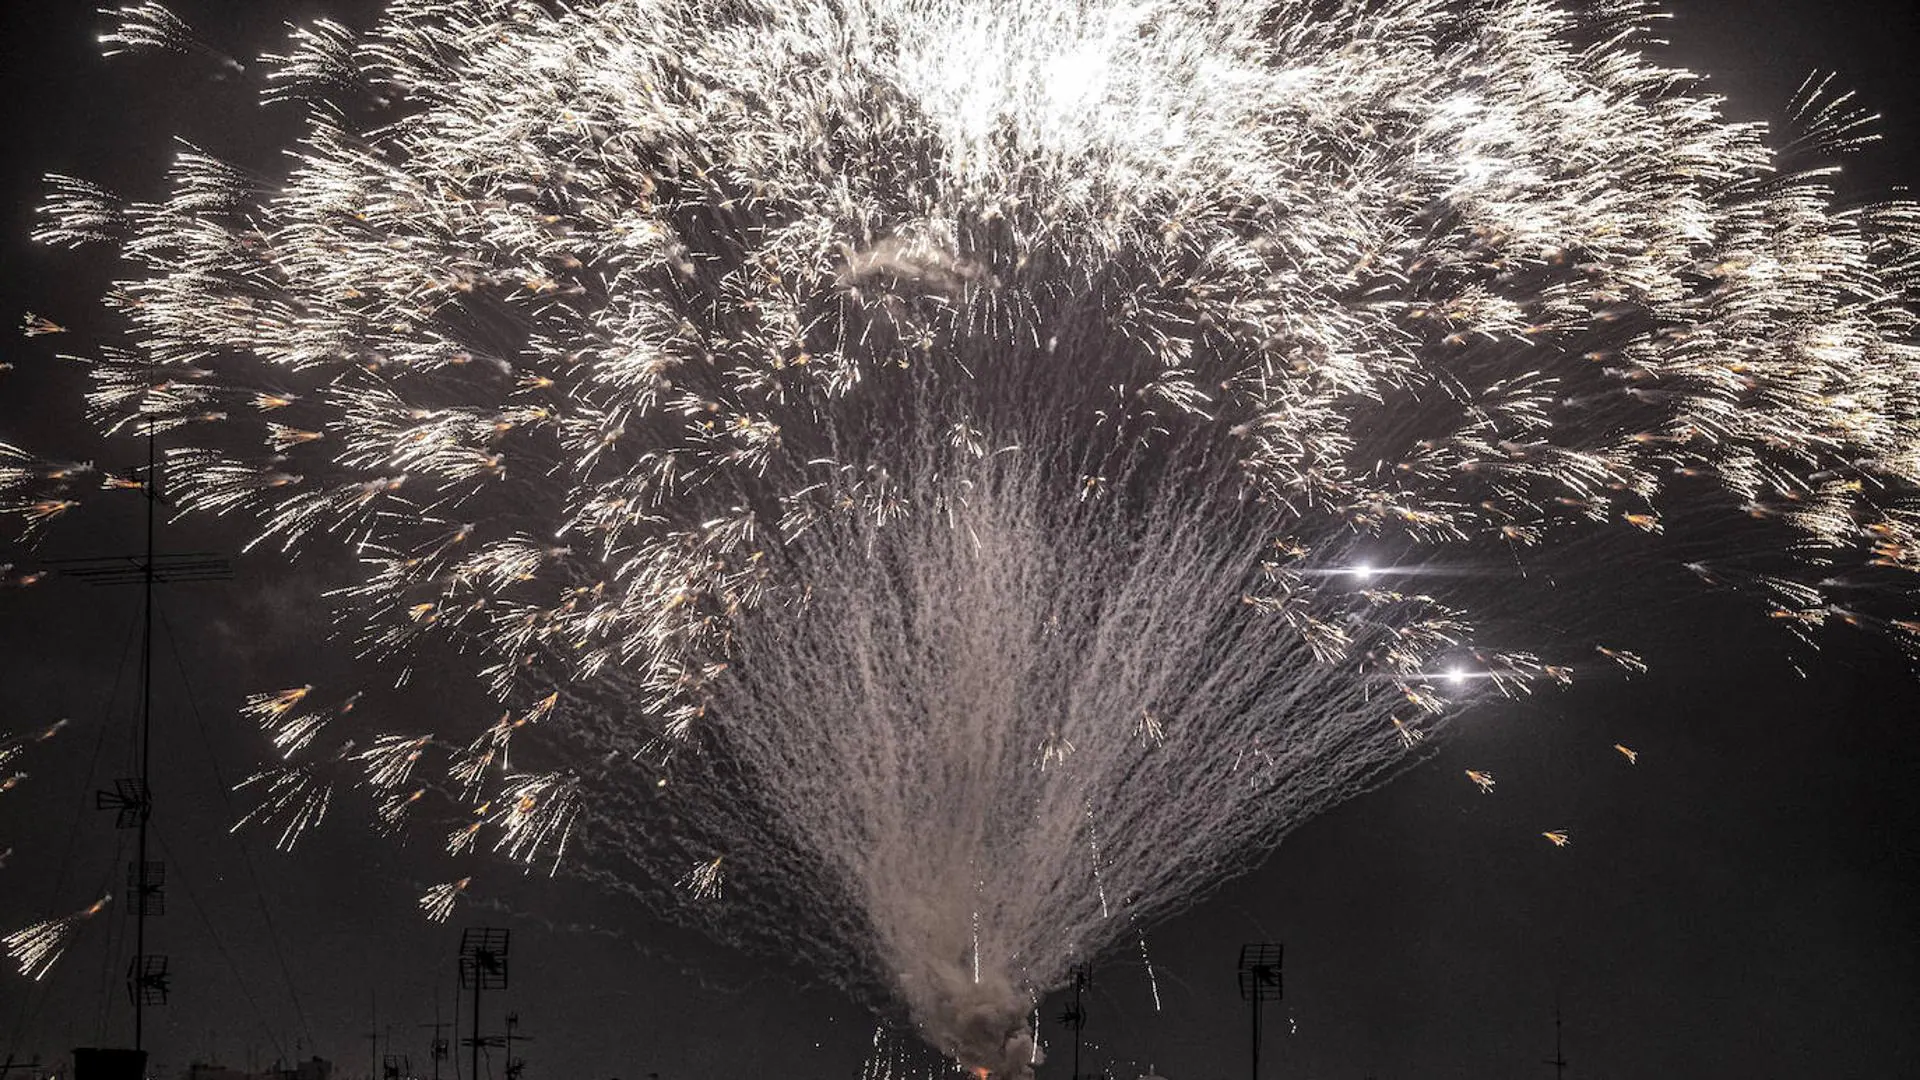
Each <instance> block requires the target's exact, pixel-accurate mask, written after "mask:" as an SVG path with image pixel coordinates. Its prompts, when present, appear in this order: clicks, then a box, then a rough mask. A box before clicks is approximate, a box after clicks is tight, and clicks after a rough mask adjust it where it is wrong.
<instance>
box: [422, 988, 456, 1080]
mask: <svg viewBox="0 0 1920 1080" xmlns="http://www.w3.org/2000/svg"><path fill="white" fill-rule="evenodd" d="M420 1026H421V1027H423V1028H432V1029H433V1042H432V1043H430V1044H428V1047H427V1057H428V1058H430V1059H431V1060H432V1061H433V1080H440V1063H441V1062H443V1061H445V1060H447V1058H449V1057H451V1056H452V1054H453V1044H451V1043H449V1042H448V1041H447V1037H446V1036H445V1035H442V1034H441V1032H443V1031H445V1030H447V1028H449V1027H451V1026H452V1023H451V1021H445V1020H442V1019H440V1000H439V998H438V997H437V996H436V997H435V998H434V1002H433V1023H431V1024H421V1025H420Z"/></svg>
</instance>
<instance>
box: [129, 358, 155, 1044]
mask: <svg viewBox="0 0 1920 1080" xmlns="http://www.w3.org/2000/svg"><path fill="white" fill-rule="evenodd" d="M156 374H157V373H156V372H155V371H154V369H153V361H152V360H149V361H148V363H147V383H148V386H147V393H148V394H149V395H151V394H152V393H153V391H154V388H155V386H154V384H155V382H156V379H155V375H156ZM145 407H146V411H147V482H146V484H145V485H143V488H144V492H145V494H146V496H147V557H146V560H145V562H144V563H143V564H142V565H141V567H140V585H141V590H142V592H143V593H144V596H143V598H142V600H143V602H142V607H143V608H144V615H143V626H142V629H141V631H140V790H141V791H142V793H143V794H144V796H145V802H144V803H143V804H142V806H141V807H140V840H139V845H138V846H139V853H138V854H137V855H135V856H134V858H135V859H136V860H137V861H136V862H135V863H134V897H133V903H134V911H133V957H134V960H133V962H134V971H135V972H136V973H141V974H143V973H144V972H145V967H146V961H147V896H148V892H149V889H148V886H149V883H148V881H147V827H148V823H149V819H150V818H151V817H152V816H153V785H152V783H151V781H152V766H153V556H154V532H155V530H154V518H155V516H156V515H155V513H154V503H155V502H156V501H157V500H158V499H159V497H160V493H159V469H158V468H157V465H158V461H159V453H158V450H157V449H156V445H157V443H158V441H159V433H158V427H157V426H156V425H155V423H154V416H153V402H152V401H151V400H149V401H147V402H146V405H145ZM143 991H144V988H142V987H138V986H136V987H134V988H133V1048H134V1049H135V1050H144V1049H146V1042H145V1036H146V1011H147V1001H146V998H147V995H146V994H145V993H144V992H143Z"/></svg>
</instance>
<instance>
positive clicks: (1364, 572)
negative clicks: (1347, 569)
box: [1353, 563, 1374, 581]
mask: <svg viewBox="0 0 1920 1080" xmlns="http://www.w3.org/2000/svg"><path fill="white" fill-rule="evenodd" d="M1373 575H1374V569H1373V567H1371V566H1368V565H1367V564H1366V563H1361V564H1360V565H1358V566H1356V567H1354V568H1353V576H1354V577H1357V578H1359V579H1360V580H1361V581H1367V580H1369V579H1371V578H1372V577H1373Z"/></svg>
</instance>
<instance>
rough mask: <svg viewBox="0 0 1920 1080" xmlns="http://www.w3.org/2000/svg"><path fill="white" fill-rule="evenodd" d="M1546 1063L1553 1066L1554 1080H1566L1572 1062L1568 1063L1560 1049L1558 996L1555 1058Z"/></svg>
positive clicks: (1554, 1030)
mask: <svg viewBox="0 0 1920 1080" xmlns="http://www.w3.org/2000/svg"><path fill="white" fill-rule="evenodd" d="M1546 1063H1547V1064H1548V1065H1551V1066H1553V1075H1554V1080H1564V1078H1565V1077H1566V1075H1567V1066H1568V1065H1569V1064H1570V1062H1568V1061H1567V1055H1566V1054H1564V1053H1562V1052H1561V1049H1560V998H1559V995H1557V994H1556V995H1554V1000H1553V1056H1552V1057H1550V1058H1548V1059H1547V1062H1546Z"/></svg>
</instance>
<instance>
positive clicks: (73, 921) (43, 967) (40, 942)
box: [5, 894, 113, 982]
mask: <svg viewBox="0 0 1920 1080" xmlns="http://www.w3.org/2000/svg"><path fill="white" fill-rule="evenodd" d="M112 899H113V897H112V895H110V894H109V895H107V896H102V897H101V898H100V899H98V900H95V901H94V902H93V903H92V904H90V905H88V906H87V907H85V908H82V909H81V910H79V911H76V912H74V913H73V914H71V915H67V916H64V917H62V918H58V919H48V920H47V921H46V922H41V923H35V924H33V925H32V926H29V927H26V928H25V929H22V930H17V931H15V932H13V933H11V934H8V935H7V936H6V938H5V942H6V946H7V955H8V956H10V957H12V958H13V962H14V963H15V964H16V965H18V966H19V968H20V974H22V975H25V976H26V977H27V978H29V979H32V980H33V981H35V982H39V981H40V980H41V979H43V978H45V977H46V974H47V972H49V971H51V970H53V966H54V965H55V964H56V963H59V961H60V957H61V955H62V954H63V953H65V952H66V951H67V946H68V945H69V944H71V943H72V941H73V935H74V932H75V931H77V930H78V929H79V927H80V924H81V923H83V922H85V921H87V920H88V919H91V918H93V917H94V916H95V915H98V914H100V912H101V910H102V909H104V908H105V907H106V906H107V904H108V902H110V901H111V900H112Z"/></svg>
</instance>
